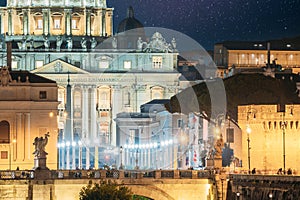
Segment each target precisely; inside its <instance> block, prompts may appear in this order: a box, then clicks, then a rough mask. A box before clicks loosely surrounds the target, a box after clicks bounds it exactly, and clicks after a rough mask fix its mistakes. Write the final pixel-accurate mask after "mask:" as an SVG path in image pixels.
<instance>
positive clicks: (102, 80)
mask: <svg viewBox="0 0 300 200" xmlns="http://www.w3.org/2000/svg"><path fill="white" fill-rule="evenodd" d="M54 79H55V81H56V82H67V78H54ZM71 82H76V83H78V82H124V80H120V79H118V78H71Z"/></svg>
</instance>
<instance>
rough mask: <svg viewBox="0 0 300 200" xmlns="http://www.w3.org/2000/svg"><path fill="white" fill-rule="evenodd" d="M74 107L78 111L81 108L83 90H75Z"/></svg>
mask: <svg viewBox="0 0 300 200" xmlns="http://www.w3.org/2000/svg"><path fill="white" fill-rule="evenodd" d="M74 107H75V111H77V110H79V109H80V108H81V92H80V91H75V92H74Z"/></svg>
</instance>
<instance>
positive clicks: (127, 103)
mask: <svg viewBox="0 0 300 200" xmlns="http://www.w3.org/2000/svg"><path fill="white" fill-rule="evenodd" d="M124 105H125V106H126V107H129V106H130V92H129V91H125V92H124Z"/></svg>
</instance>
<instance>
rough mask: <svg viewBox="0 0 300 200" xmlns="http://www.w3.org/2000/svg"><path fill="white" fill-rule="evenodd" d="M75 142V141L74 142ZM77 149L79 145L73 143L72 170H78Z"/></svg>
mask: <svg viewBox="0 0 300 200" xmlns="http://www.w3.org/2000/svg"><path fill="white" fill-rule="evenodd" d="M73 142H75V141H73ZM76 147H77V144H75V145H74V144H73V143H72V169H76V162H75V158H76V151H75V150H76Z"/></svg>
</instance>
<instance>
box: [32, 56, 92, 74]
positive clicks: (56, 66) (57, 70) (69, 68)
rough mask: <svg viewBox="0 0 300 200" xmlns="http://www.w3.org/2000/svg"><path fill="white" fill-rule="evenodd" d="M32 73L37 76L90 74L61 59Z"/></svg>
mask: <svg viewBox="0 0 300 200" xmlns="http://www.w3.org/2000/svg"><path fill="white" fill-rule="evenodd" d="M31 72H32V73H37V74H63V73H70V74H89V72H87V71H85V70H83V69H80V68H78V67H76V66H74V65H71V64H69V63H67V62H65V61H62V60H59V59H58V60H55V61H53V62H50V63H48V64H46V65H44V66H42V67H39V68H38V69H35V70H33V71H31Z"/></svg>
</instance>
